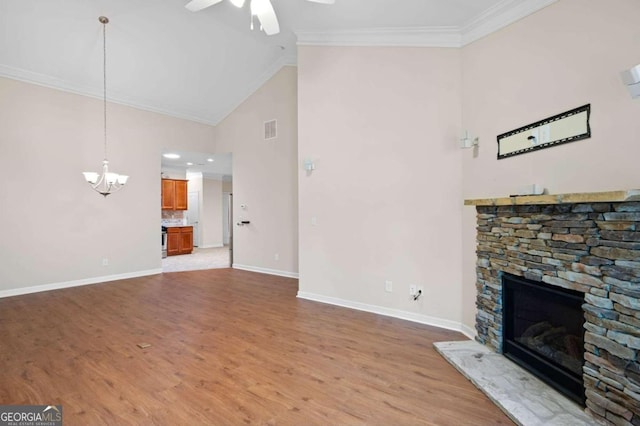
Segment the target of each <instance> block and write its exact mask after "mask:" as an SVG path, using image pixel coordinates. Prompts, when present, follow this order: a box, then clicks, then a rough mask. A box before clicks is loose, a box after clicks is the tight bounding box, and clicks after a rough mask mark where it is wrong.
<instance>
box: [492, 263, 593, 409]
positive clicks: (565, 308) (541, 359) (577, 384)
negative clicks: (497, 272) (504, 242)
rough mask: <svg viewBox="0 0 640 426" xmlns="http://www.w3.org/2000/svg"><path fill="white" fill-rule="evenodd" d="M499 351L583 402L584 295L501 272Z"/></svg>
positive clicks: (572, 397) (569, 395) (575, 399)
mask: <svg viewBox="0 0 640 426" xmlns="http://www.w3.org/2000/svg"><path fill="white" fill-rule="evenodd" d="M502 294H503V305H502V306H503V344H502V350H503V353H504V355H505V356H507V357H508V358H510V359H512V360H513V361H515V362H516V363H518V364H519V365H521V366H522V367H524V368H525V369H527V370H529V371H531V372H532V373H533V374H535V375H536V376H538V377H539V378H540V379H542V380H543V381H545V382H546V383H548V384H549V385H550V386H552V387H554V388H556V389H557V390H559V391H560V392H562V393H564V394H565V395H567V396H568V397H570V398H571V399H573V400H574V401H576V402H578V403H580V404H582V405H584V385H583V380H582V365H583V363H584V328H583V326H584V314H583V311H582V304H583V303H584V295H583V294H582V293H580V292H577V291H573V290H567V289H564V288H560V287H553V286H549V285H546V284H544V283H538V282H534V281H530V280H527V279H525V278H522V277H516V276H513V275H509V274H504V275H503V278H502Z"/></svg>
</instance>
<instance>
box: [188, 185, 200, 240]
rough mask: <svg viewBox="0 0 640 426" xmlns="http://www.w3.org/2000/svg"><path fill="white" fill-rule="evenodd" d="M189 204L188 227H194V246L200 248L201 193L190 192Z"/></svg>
mask: <svg viewBox="0 0 640 426" xmlns="http://www.w3.org/2000/svg"><path fill="white" fill-rule="evenodd" d="M187 202H188V204H187V225H188V226H193V246H194V247H200V192H199V191H191V192H189V196H188V201H187Z"/></svg>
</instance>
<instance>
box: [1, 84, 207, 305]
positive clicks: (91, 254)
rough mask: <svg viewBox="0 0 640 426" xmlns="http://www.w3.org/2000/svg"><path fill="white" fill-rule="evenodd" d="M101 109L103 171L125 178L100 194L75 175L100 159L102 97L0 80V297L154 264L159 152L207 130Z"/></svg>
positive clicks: (201, 139) (195, 140)
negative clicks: (105, 140) (107, 167)
mask: <svg viewBox="0 0 640 426" xmlns="http://www.w3.org/2000/svg"><path fill="white" fill-rule="evenodd" d="M108 114H109V128H108V136H109V154H108V157H109V160H110V162H111V166H112V169H113V171H116V172H119V173H123V174H128V175H130V178H129V183H128V184H127V187H125V188H124V189H123V190H122V191H121V192H119V193H117V194H113V195H110V196H109V197H108V198H106V199H105V198H103V197H102V196H101V195H99V194H98V193H96V192H94V191H93V190H91V188H90V187H89V186H88V184H87V183H85V181H84V178H83V176H82V172H83V171H99V169H100V166H101V162H102V159H103V151H102V126H103V123H102V102H101V101H100V100H98V99H93V98H89V97H85V96H79V95H75V94H71V93H67V92H62V91H58V90H53V89H48V88H44V87H40V86H36V85H31V84H26V83H22V82H18V81H15V80H10V79H6V78H0V205H2V211H1V213H0V219H1V222H2V224H3V229H4V230H3V237H2V243H0V263H1V264H0V295H8V294H15V293H20V292H24V291H30V290H28V288H31V287H34V286H47V285H50V286H52V287H55V286H60V285H73V284H79V283H85V282H95V281H101V280H106V279H110V278H113V277H117V276H130V275H140V274H144V273H153V272H158V271H159V269H160V265H161V262H160V233H159V229H158V228H159V225H160V216H161V213H160V154H161V152H162V150H163V149H182V150H192V151H200V152H202V151H204V152H207V151H211V149H212V147H213V145H214V129H213V127H211V126H206V125H202V124H198V123H194V122H189V121H186V120H180V119H175V118H171V117H167V116H163V115H159V114H155V113H150V112H145V111H140V110H136V109H133V108H129V107H124V106H121V105H113V104H109V110H108ZM185 141H188V142H185ZM103 258H108V259H109V266H102V259H103ZM25 289H27V290H25ZM41 289H42V287H41ZM32 290H33V289H32Z"/></svg>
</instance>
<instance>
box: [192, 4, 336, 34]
mask: <svg viewBox="0 0 640 426" xmlns="http://www.w3.org/2000/svg"><path fill="white" fill-rule="evenodd" d="M221 1H222V0H191V1H190V2H189V3H187V4H186V5H185V7H186V8H187V9H188V10H190V11H192V12H197V11H199V10H202V9H205V8H207V7H209V6H213V5H214V4H216V3H220V2H221ZM229 1H230V2H231V3H232V4H233V5H234V6H236V7H242V6H244V0H229ZM250 1H251V5H250V8H251V29H253V17H254V16H257V17H258V21H259V22H260V28H261V29H262V30H263V31H264V32H265V34H267V35H273V34H278V33H279V32H280V24H279V23H278V17H277V16H276V12H275V11H274V10H273V5H272V4H271V1H270V0H250ZM307 1H310V2H313V3H322V4H333V3H335V0H307Z"/></svg>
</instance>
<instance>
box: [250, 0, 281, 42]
mask: <svg viewBox="0 0 640 426" xmlns="http://www.w3.org/2000/svg"><path fill="white" fill-rule="evenodd" d="M251 15H252V16H253V15H255V16H257V17H258V20H259V21H260V29H262V30H263V31H264V33H265V34H266V35H273V34H278V33H279V32H280V24H279V23H278V17H277V16H276V12H275V10H273V6H272V5H271V2H270V1H269V0H251Z"/></svg>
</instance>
